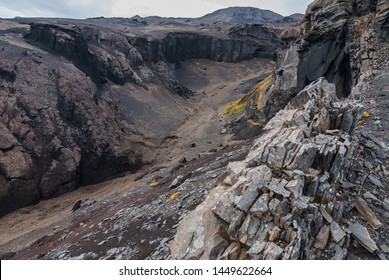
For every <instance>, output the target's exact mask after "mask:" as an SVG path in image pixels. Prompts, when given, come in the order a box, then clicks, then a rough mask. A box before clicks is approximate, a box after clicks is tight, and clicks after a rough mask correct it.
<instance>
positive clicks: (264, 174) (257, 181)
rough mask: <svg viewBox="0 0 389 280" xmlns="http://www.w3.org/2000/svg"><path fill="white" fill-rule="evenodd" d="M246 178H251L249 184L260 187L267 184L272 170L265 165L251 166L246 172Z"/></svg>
mask: <svg viewBox="0 0 389 280" xmlns="http://www.w3.org/2000/svg"><path fill="white" fill-rule="evenodd" d="M247 178H248V179H249V180H251V184H252V185H254V186H256V187H257V188H258V189H261V188H262V187H263V186H265V185H268V184H269V183H270V181H271V179H272V171H271V169H270V168H269V167H268V166H267V165H261V166H258V167H255V168H253V169H252V170H250V171H249V172H248V173H247Z"/></svg>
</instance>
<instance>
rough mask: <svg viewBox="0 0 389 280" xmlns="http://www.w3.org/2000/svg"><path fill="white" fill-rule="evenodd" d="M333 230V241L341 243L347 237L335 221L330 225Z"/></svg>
mask: <svg viewBox="0 0 389 280" xmlns="http://www.w3.org/2000/svg"><path fill="white" fill-rule="evenodd" d="M330 229H331V236H332V239H333V240H334V241H335V242H336V243H339V242H340V241H341V240H342V239H343V238H344V237H345V236H346V233H345V232H344V231H343V229H342V228H341V227H340V226H339V224H338V223H337V222H335V221H333V222H332V223H331V225H330Z"/></svg>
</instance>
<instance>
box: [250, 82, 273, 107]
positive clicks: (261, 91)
mask: <svg viewBox="0 0 389 280" xmlns="http://www.w3.org/2000/svg"><path fill="white" fill-rule="evenodd" d="M272 81H273V77H272V76H271V75H270V76H269V77H267V78H266V79H264V80H263V81H261V82H259V83H258V84H257V85H256V87H255V88H254V90H255V91H256V92H257V93H258V101H257V109H258V110H259V111H261V110H262V109H263V108H264V107H265V93H266V90H267V88H268V87H269V85H270V84H271V82H272Z"/></svg>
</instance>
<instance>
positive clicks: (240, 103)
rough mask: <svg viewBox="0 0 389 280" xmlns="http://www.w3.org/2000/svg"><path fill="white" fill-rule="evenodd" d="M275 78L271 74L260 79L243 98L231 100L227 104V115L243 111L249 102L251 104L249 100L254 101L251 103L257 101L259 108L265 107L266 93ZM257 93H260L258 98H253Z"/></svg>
mask: <svg viewBox="0 0 389 280" xmlns="http://www.w3.org/2000/svg"><path fill="white" fill-rule="evenodd" d="M272 80H273V77H272V76H271V75H270V76H268V77H267V78H265V79H264V80H262V81H260V82H259V83H257V84H256V85H255V87H254V88H253V89H252V90H251V91H250V92H249V93H247V94H246V95H245V96H244V97H243V98H241V99H239V100H236V101H233V102H230V103H228V104H227V106H226V115H227V116H232V115H235V114H237V113H240V112H242V111H243V110H244V109H245V108H246V106H247V104H249V101H252V103H250V104H253V105H254V104H255V102H256V107H257V109H258V110H262V109H263V108H264V107H265V93H266V90H267V88H268V87H269V85H270V84H271V82H272ZM255 94H257V95H258V98H257V100H254V101H253V100H252V99H253V97H254V96H255Z"/></svg>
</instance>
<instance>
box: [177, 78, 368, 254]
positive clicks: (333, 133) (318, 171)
mask: <svg viewBox="0 0 389 280" xmlns="http://www.w3.org/2000/svg"><path fill="white" fill-rule="evenodd" d="M360 114H361V107H359V106H353V105H351V104H349V103H348V102H342V101H339V100H338V99H337V98H336V91H335V86H334V85H333V84H329V83H328V82H327V81H326V80H324V79H320V80H318V81H316V82H315V83H313V84H312V85H310V86H308V87H307V88H306V89H304V90H303V91H301V92H300V93H299V94H298V95H297V96H296V97H295V98H294V99H293V100H292V101H291V102H290V103H289V105H288V106H287V107H286V108H285V109H284V110H282V111H280V112H279V113H278V114H277V115H276V116H275V117H274V118H273V119H272V120H271V121H270V122H269V123H268V124H267V125H266V126H265V133H264V135H263V136H262V137H259V138H258V139H257V140H256V144H255V146H254V147H253V149H252V150H251V152H250V153H249V155H248V156H247V158H246V160H244V161H242V162H233V163H230V164H229V171H228V172H229V174H228V176H229V179H228V180H225V183H224V185H220V186H219V187H218V189H224V190H225V192H224V193H223V195H222V196H221V197H220V198H216V199H214V200H213V203H211V202H209V201H208V202H207V203H206V204H205V205H208V209H207V210H208V211H210V210H212V212H213V213H214V214H215V215H216V217H217V219H218V221H217V222H215V221H214V219H213V218H212V217H209V219H205V218H204V219H203V220H201V224H198V225H197V227H204V228H207V231H206V232H204V233H203V234H200V233H199V232H198V231H196V234H194V232H191V231H190V230H189V232H188V230H187V229H188V228H189V227H188V226H189V225H187V223H189V224H191V223H192V222H193V221H192V220H191V219H190V217H189V218H187V219H185V220H184V221H183V222H182V223H181V225H180V228H179V230H178V232H177V235H176V237H175V241H174V242H173V244H172V247H171V249H172V256H173V257H174V258H177V259H192V258H195V259H198V258H201V259H216V258H221V259H235V258H238V257H239V258H243V259H246V258H249V259H278V258H284V259H307V258H308V259H310V258H315V256H317V251H316V250H315V248H314V247H315V245H314V244H312V243H311V239H310V238H312V236H316V235H317V234H318V232H319V231H320V230H322V227H324V228H327V227H328V226H326V225H325V223H323V222H322V220H323V218H322V216H321V212H320V211H321V209H322V208H321V206H320V205H318V204H323V205H326V204H327V203H330V202H331V203H334V204H336V197H335V193H334V188H333V184H334V183H336V182H338V181H342V180H344V179H346V178H349V177H350V176H353V174H352V173H353V172H352V170H353V163H354V160H355V158H356V153H357V149H356V147H357V145H356V143H355V141H354V140H353V138H352V137H351V136H350V134H352V132H353V130H354V128H355V126H356V123H357V121H358V119H359V116H360ZM230 182H232V183H233V185H232V186H228V183H230ZM226 183H227V185H226ZM318 201H319V202H318ZM202 207H204V206H202ZM199 211H200V212H201V213H202V212H204V210H203V209H201V210H199ZM331 211H332V215H333V216H335V217H336V215H341V214H339V213H338V212H337V211H339V209H331ZM193 215H194V216H196V213H193ZM193 215H191V216H193ZM339 222H340V220H339V219H336V221H334V222H332V223H331V224H330V225H331V228H332V227H336V228H338V227H339V226H338V224H337V223H339ZM329 232H330V231H329V228H328V232H327V233H329ZM337 233H338V232H337ZM339 234H340V235H341V236H340V237H339V238H338V236H336V238H335V240H334V243H333V246H332V245H331V246H332V247H333V248H334V249H335V248H337V246H338V243H339V242H340V241H342V240H343V238H344V237H345V236H346V234H345V233H344V232H343V231H342V230H340V233H339ZM327 238H328V234H327ZM187 240H191V241H190V242H186V241H187ZM343 241H344V240H343ZM187 243H188V244H187ZM181 244H185V246H182V245H181ZM198 244H207V246H206V247H207V248H208V250H206V251H204V247H203V246H201V245H200V246H199V245H198ZM336 251H338V249H336ZM334 252H335V251H334ZM317 257H318V258H320V255H319V256H317Z"/></svg>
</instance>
